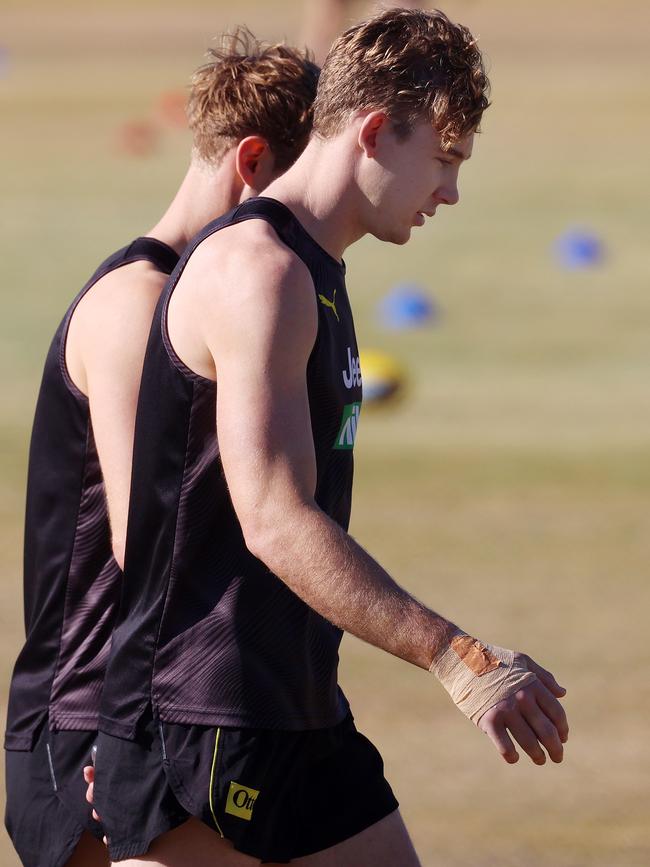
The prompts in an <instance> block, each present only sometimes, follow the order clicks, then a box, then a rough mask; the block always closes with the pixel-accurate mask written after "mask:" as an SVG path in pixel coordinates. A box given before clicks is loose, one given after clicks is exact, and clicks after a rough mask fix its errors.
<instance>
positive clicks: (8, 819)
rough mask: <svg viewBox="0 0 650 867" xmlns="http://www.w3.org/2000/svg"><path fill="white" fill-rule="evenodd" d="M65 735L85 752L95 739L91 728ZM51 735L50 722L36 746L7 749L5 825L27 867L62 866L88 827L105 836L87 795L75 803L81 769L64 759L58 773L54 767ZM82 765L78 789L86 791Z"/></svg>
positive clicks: (99, 835) (39, 735) (40, 734)
mask: <svg viewBox="0 0 650 867" xmlns="http://www.w3.org/2000/svg"><path fill="white" fill-rule="evenodd" d="M66 734H67V735H72V736H73V737H74V740H75V742H76V752H77V754H80V753H81V752H83V751H85V749H86V746H87V745H88V744H89V743H90V744H92V743H93V742H94V738H95V736H94V735H93V734H92V733H89V732H66ZM51 738H52V733H51V732H49V731H48V728H47V722H45V723H44V725H43V727H42V729H41V731H40V732H39V734H38V736H37V738H36V741H35V743H34V747H33V749H31V750H7V751H6V785H7V806H6V813H5V826H6V828H7V831H8V832H9V836H10V837H11V840H12V843H13V844H14V847H15V849H16V851H17V852H18V855H19V856H20V860H21V861H22V863H23V865H25V867H62V865H64V864H65V863H66V862H67V861H68V859H69V858H70V857H71V855H72V853H73V852H74V850H75V847H76V846H77V843H78V842H79V839H80V838H81V835H82V834H83V832H84V830H89V831H91V832H92V833H93V834H94V835H95V836H96V837H98V838H99V839H101V837H102V831H101V828H100V827H99V825H98V824H97V822H94V821H93V819H92V817H91V810H90V806H89V805H88V804H86V802H85V800H84V801H82V802H81V803H80V804H79V805H78V806H77V804H76V801H75V805H74V806H71V803H72V802H73V801H74V800H75V799H74V797H73V796H72V790H73V780H72V777H76V770H77V769H76V767H75V768H74V769H73V767H72V763H71V762H66V763H63V762H60V767H59V772H57V771H56V770H55V767H56V766H55V760H54V752H53V749H52V746H53V745H52V744H51V742H50V741H51ZM88 749H90V747H89V746H88ZM88 755H89V753H88ZM87 763H88V762H87V761H84V762H83V764H87ZM82 767H83V765H81V767H80V768H79V778H80V785H79V789H80V790H81V789H83V793H84V794H85V790H86V787H85V784H84V782H83V778H82V776H81V775H82V770H81V768H82ZM62 795H63V797H62Z"/></svg>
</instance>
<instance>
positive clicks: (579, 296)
mask: <svg viewBox="0 0 650 867" xmlns="http://www.w3.org/2000/svg"><path fill="white" fill-rule="evenodd" d="M117 5H119V12H116V11H115V7H116V4H115V3H112V4H110V5H109V4H107V3H105V4H96V5H95V6H94V7H93V11H92V12H88V11H87V10H86V4H81V3H72V2H66V3H58V4H57V8H56V10H53V9H52V7H51V6H47V7H45V4H32V7H33V8H36V7H39V14H38V16H37V17H34V15H33V10H25V9H24V6H23V4H19V3H17V2H10V3H7V4H6V11H5V12H4V13H3V15H4V16H5V22H6V25H5V27H3V37H2V38H3V41H4V44H5V45H6V46H8V48H9V50H10V56H11V65H10V68H9V69H10V74H9V75H8V76H6V77H5V78H4V79H1V80H0V104H1V106H2V115H3V138H2V154H1V155H2V158H3V166H5V172H4V175H5V176H4V177H3V193H2V195H3V202H2V204H3V207H2V209H0V231H1V233H2V237H3V240H4V242H5V249H4V256H3V290H4V298H3V316H2V320H1V321H0V362H1V363H2V366H3V370H4V371H5V374H6V375H5V378H4V384H3V398H2V399H3V426H2V429H1V432H0V455H1V468H2V479H3V482H2V487H0V518H1V521H2V523H1V527H2V529H1V531H0V557H1V558H2V567H3V575H4V579H5V580H4V581H3V584H2V590H1V591H0V600H1V601H2V606H1V611H2V614H1V615H0V628H1V629H2V635H3V639H2V649H3V654H2V660H3V662H2V674H3V681H2V682H3V686H4V685H5V684H6V682H7V678H8V676H9V672H10V667H11V665H12V663H13V658H14V657H15V654H16V652H17V649H18V647H19V645H20V641H21V631H22V619H21V614H20V592H21V591H20V556H21V551H20V548H21V532H22V528H21V523H22V509H23V498H24V492H23V485H24V472H25V464H26V454H27V443H28V436H29V427H30V424H31V416H32V412H33V404H34V399H35V395H36V390H37V388H38V381H39V378H40V369H41V365H42V360H43V358H44V355H45V352H46V349H47V344H48V342H49V339H50V337H51V334H52V332H53V330H54V328H55V327H56V324H57V323H58V320H59V318H60V316H61V314H62V312H63V310H64V309H65V307H66V306H67V303H68V301H69V299H70V298H71V297H72V295H73V294H74V293H75V292H76V291H77V290H78V288H79V287H80V285H81V284H82V283H83V282H84V280H85V279H86V277H87V276H88V274H89V273H90V271H91V270H92V269H93V268H94V267H95V265H96V264H97V262H98V261H99V260H100V259H101V258H102V257H103V256H104V255H106V254H107V253H108V252H109V251H111V250H112V249H114V248H116V247H117V246H119V245H120V244H122V243H123V242H125V241H126V240H128V239H129V238H130V237H131V236H133V235H134V234H138V233H141V232H142V231H144V230H146V229H147V228H148V227H149V226H150V225H152V224H153V223H154V222H155V220H156V218H157V216H158V214H159V213H160V211H161V209H162V208H163V206H164V205H165V204H166V202H167V200H168V199H169V197H170V196H171V194H172V193H173V191H174V189H175V187H176V185H177V183H178V181H179V180H180V177H181V176H182V173H183V170H184V167H185V163H186V159H187V138H186V136H185V135H184V134H183V133H179V132H173V133H172V132H167V133H165V135H164V136H163V138H162V141H161V145H160V149H159V151H158V152H157V153H156V154H155V155H154V156H153V157H152V158H150V159H148V160H144V161H141V160H128V159H125V158H123V157H121V156H120V155H119V154H118V153H116V151H115V149H114V135H115V130H116V128H117V126H118V125H119V124H120V123H121V122H123V121H126V120H130V119H133V118H138V117H153V116H154V115H155V106H156V101H157V99H158V96H159V94H160V93H161V92H162V91H164V90H167V89H170V88H175V87H178V86H182V85H183V84H184V83H185V82H186V80H187V77H188V73H189V71H190V70H191V69H192V68H193V67H194V66H195V65H197V64H198V63H199V62H200V61H201V53H202V51H203V49H204V48H205V46H206V44H207V43H208V41H209V37H210V36H212V35H214V34H215V33H217V32H218V31H219V30H220V29H221V28H222V27H223V26H226V25H232V24H234V23H237V20H238V18H237V17H235V16H239V20H241V21H246V22H247V23H249V24H250V25H251V27H252V28H253V29H254V30H257V31H259V33H260V34H263V35H265V36H268V37H270V38H275V37H277V36H281V35H282V34H283V33H285V32H286V35H287V36H289V37H293V36H295V35H296V27H297V23H296V20H295V19H296V15H295V11H294V12H292V11H291V10H292V8H293V7H291V5H290V4H288V3H287V2H283V3H280V4H277V5H276V6H274V7H273V9H270V8H269V6H270V4H266V5H262V4H258V3H256V2H252V0H250V2H246V3H244V4H238V6H237V8H236V9H229V8H227V6H226V4H224V3H216V4H215V3H208V2H207V0H206V2H194V3H193V4H192V6H191V9H189V10H188V9H187V8H185V7H184V9H183V11H180V8H179V7H178V6H176V4H174V3H172V2H171V0H170V2H165V3H156V6H155V8H156V14H155V16H154V15H152V9H153V4H152V3H151V2H149V3H140V4H139V5H138V9H137V10H135V11H134V10H133V9H132V8H131V4H126V3H122V2H121V0H120V3H119V4H117ZM41 7H42V8H41ZM445 8H446V9H448V11H449V12H450V14H452V16H454V17H457V18H459V19H461V20H463V21H466V22H467V23H468V24H469V25H470V27H471V28H472V29H473V30H474V32H476V33H477V34H478V35H479V36H480V39H481V44H482V45H483V47H484V48H485V50H486V51H487V53H488V55H489V58H490V67H491V75H492V79H493V85H494V94H493V99H494V104H493V106H492V108H491V109H490V110H489V112H488V113H487V115H486V118H485V123H484V134H483V135H482V136H481V137H480V138H479V139H478V141H477V143H476V148H475V153H474V156H473V158H472V160H471V162H470V163H469V164H468V165H467V166H466V167H465V168H464V169H463V177H462V188H461V197H462V198H461V205H460V206H459V207H457V208H453V209H441V210H440V211H439V214H438V215H437V216H436V218H435V219H434V220H433V221H431V223H430V224H429V225H428V226H427V228H425V229H423V230H421V231H419V232H416V233H414V238H413V240H412V242H411V243H410V244H409V245H407V246H406V247H403V248H397V247H389V246H385V245H384V246H382V245H380V244H379V243H378V242H376V241H374V240H372V239H367V240H364V241H362V242H361V243H359V244H358V245H357V246H356V247H354V248H352V249H351V250H350V251H349V253H348V256H347V264H348V275H349V289H350V293H351V296H352V299H353V305H354V308H355V312H356V315H357V322H358V333H359V338H360V342H361V344H362V345H365V346H375V347H379V348H383V349H385V350H386V351H389V352H391V353H392V354H394V355H395V356H396V357H397V358H398V359H400V361H401V362H402V364H403V365H404V366H405V368H406V369H407V371H408V386H409V388H408V392H407V394H406V396H405V398H404V400H403V401H402V403H401V404H399V405H397V406H396V407H395V408H394V409H392V410H391V409H387V410H386V411H384V412H381V411H378V412H371V411H368V410H367V409H366V410H364V411H363V413H362V421H361V425H360V432H359V437H358V448H357V452H356V454H357V458H356V460H357V484H356V491H355V503H354V514H353V525H352V532H353V533H354V534H355V536H357V538H358V539H359V540H360V541H361V542H362V543H363V544H364V545H365V546H366V547H367V548H368V549H369V550H370V551H371V552H373V553H374V554H375V555H376V556H377V557H378V559H379V560H380V561H381V562H382V563H383V564H385V565H386V566H387V567H388V568H389V569H390V570H391V571H392V573H393V574H394V575H395V576H396V577H397V578H398V580H400V582H402V583H403V584H405V585H406V586H407V587H409V589H411V590H412V591H413V592H414V593H415V594H416V595H418V596H419V597H420V598H422V599H424V600H426V602H427V603H429V604H430V605H432V606H433V607H435V608H437V609H438V610H441V611H442V612H443V613H445V614H447V615H448V616H449V617H451V618H453V619H455V620H457V621H458V622H460V623H461V624H462V625H463V626H465V627H466V628H467V629H469V630H470V631H473V632H474V633H476V634H478V635H479V636H481V637H483V638H485V639H486V640H490V641H494V642H496V643H499V644H503V645H506V646H516V647H518V648H521V649H524V650H526V651H527V652H529V653H530V654H531V655H533V656H534V657H536V658H538V659H539V660H540V661H541V662H542V663H544V664H546V665H547V666H548V667H550V668H552V669H553V670H554V671H555V672H556V674H557V676H558V678H559V679H560V681H561V682H563V683H564V684H565V685H566V686H567V687H568V688H569V693H568V696H567V700H566V704H567V708H568V711H569V713H570V719H571V722H572V736H571V740H570V742H569V744H568V748H567V755H566V760H565V763H564V764H563V765H561V766H559V767H555V766H553V767H545V768H542V769H540V768H536V767H533V766H532V765H530V764H529V763H528V762H527V760H524V759H522V760H521V762H520V764H519V765H518V766H515V767H507V766H506V765H505V764H503V763H501V762H500V760H499V759H498V758H497V756H496V754H495V753H494V752H493V750H492V748H491V746H490V745H489V743H488V742H487V740H486V739H485V738H484V737H483V736H482V735H481V734H480V733H479V732H477V731H476V730H475V729H474V728H473V727H472V726H471V725H470V724H469V723H468V722H467V721H466V720H464V718H463V717H461V715H460V714H459V713H458V712H457V711H456V710H455V709H454V708H453V706H452V705H451V703H450V702H449V700H448V699H447V697H446V695H445V694H444V692H443V691H442V690H441V689H440V687H439V686H438V685H437V684H436V683H435V682H434V681H433V679H431V678H429V677H427V676H426V675H425V674H423V673H422V672H420V671H419V670H416V669H412V668H410V667H409V666H407V665H405V664H404V663H402V662H400V661H398V660H394V659H391V658H389V657H387V656H385V655H383V654H381V653H380V652H378V651H376V650H374V649H372V648H369V647H366V646H363V645H361V644H360V643H359V642H358V641H356V640H354V639H351V638H346V639H345V641H344V644H343V649H342V682H343V684H344V687H345V689H346V691H347V693H348V695H349V697H350V698H351V700H352V704H353V707H354V710H355V715H356V719H357V723H358V725H359V726H360V728H362V730H365V731H367V732H368V734H369V735H370V736H371V737H372V738H373V739H374V740H375V741H376V742H377V743H378V744H379V745H380V746H381V747H382V751H383V753H384V755H385V759H386V764H387V768H388V772H389V777H390V779H391V781H392V782H393V784H394V787H395V790H396V792H397V794H398V797H399V798H400V800H401V802H402V809H403V813H404V816H405V818H406V820H407V823H408V825H409V827H410V828H411V829H412V833H413V836H414V838H415V840H416V842H417V844H418V848H419V850H420V852H421V854H422V858H423V862H424V864H425V865H431V867H438V865H445V867H470V865H471V867H511V865H512V867H642V865H647V863H648V862H649V860H650V835H649V833H648V831H647V803H648V783H647V780H648V779H649V778H650V750H649V748H648V739H647V719H648V712H649V711H650V693H649V690H648V677H647V674H646V672H647V670H648V663H649V662H650V651H649V650H648V642H647V639H646V635H647V625H646V618H647V611H648V610H649V606H648V603H649V602H650V585H649V583H648V581H647V573H648V563H649V562H650V534H649V533H648V530H647V523H648V518H647V515H648V502H649V495H650V401H648V396H647V395H648V388H647V381H648V370H650V341H649V340H648V334H647V322H648V321H649V315H650V292H649V291H648V287H649V280H648V277H649V276H650V265H649V264H648V263H649V260H648V255H647V199H648V192H649V189H650V183H649V181H650V169H649V168H648V163H647V159H646V156H645V150H646V147H645V142H646V141H647V139H648V134H649V133H650V111H649V109H650V83H649V82H650V60H649V59H648V54H647V46H646V47H645V48H644V40H645V38H646V37H645V34H647V31H648V26H649V24H650V13H649V12H648V10H647V8H646V5H645V4H643V3H641V0H629V2H627V3H625V4H615V3H614V2H613V0H594V2H589V3H587V2H586V0H574V2H564V3H560V2H559V0H550V2H549V3H547V4H544V5H543V6H533V5H531V4H521V3H514V2H513V0H495V2H493V3H478V2H470V0H465V2H461V0H457V2H454V3H450V4H448V5H446V6H445ZM282 10H284V11H285V12H286V15H285V17H283V16H282V14H281V13H282ZM34 22H36V23H34ZM573 225H585V226H587V227H591V228H593V229H594V230H595V231H597V232H598V233H599V234H600V235H602V237H603V238H604V240H605V244H606V249H607V258H606V261H605V263H604V264H603V266H602V267H601V268H599V269H596V270H593V271H589V272H584V273H570V272H564V271H562V270H560V269H559V268H558V267H557V265H556V263H555V262H554V260H553V257H552V255H551V248H552V244H553V241H554V239H555V238H556V237H557V236H558V234H560V233H561V232H562V231H564V230H565V229H566V228H568V227H570V226H573ZM36 246H38V249H39V255H38V256H36V255H35V253H34V251H35V249H36ZM406 279H409V280H413V281H416V282H419V283H422V284H423V285H425V286H426V287H428V289H429V290H430V291H431V292H433V293H434V295H435V296H436V298H437V300H438V302H439V303H440V305H441V308H442V311H443V315H442V318H441V319H440V322H439V323H438V324H437V325H436V326H435V327H433V328H430V329H427V330H424V331H418V332H413V333H404V332H401V333H394V332H386V331H384V330H383V329H382V328H381V326H380V324H379V323H378V321H377V318H376V316H375V305H376V302H377V300H378V298H379V297H380V296H381V295H382V294H383V293H384V292H385V291H387V290H388V289H389V288H390V287H391V286H392V285H393V284H394V283H396V282H397V281H401V280H406ZM5 694H6V691H5V689H3V693H2V695H3V696H4V695H5ZM0 860H2V863H3V864H7V865H13V864H15V863H16V861H15V858H13V856H12V854H11V850H10V848H9V844H8V842H7V841H6V839H5V838H3V840H2V842H1V843H0Z"/></svg>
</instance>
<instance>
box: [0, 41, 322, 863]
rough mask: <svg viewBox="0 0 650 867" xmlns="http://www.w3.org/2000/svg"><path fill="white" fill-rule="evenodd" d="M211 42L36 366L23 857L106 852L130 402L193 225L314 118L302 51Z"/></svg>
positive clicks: (13, 803)
mask: <svg viewBox="0 0 650 867" xmlns="http://www.w3.org/2000/svg"><path fill="white" fill-rule="evenodd" d="M211 54H212V57H211V59H210V62H209V63H207V64H206V65H205V66H203V67H201V68H200V69H199V70H198V71H197V72H196V73H195V75H194V78H193V81H192V87H191V92H190V97H189V111H188V115H189V123H190V127H191V130H192V134H193V143H194V146H193V152H192V159H191V164H190V167H189V170H188V172H187V174H186V176H185V178H184V180H183V183H182V185H181V187H180V189H179V191H178V193H177V194H176V196H175V198H174V200H173V202H172V203H171V205H170V206H169V209H168V210H167V212H166V213H165V214H164V216H163V217H162V219H161V220H160V221H159V222H158V223H157V224H156V225H155V226H154V228H153V229H151V230H150V231H149V232H148V233H147V234H146V235H145V236H144V237H143V238H138V239H137V240H136V241H134V242H133V243H131V244H129V245H128V246H127V247H125V248H124V249H123V250H121V251H119V252H118V253H116V254H114V255H113V256H111V257H110V258H109V259H107V260H106V261H105V262H104V263H103V264H102V265H101V266H100V267H99V269H98V270H97V272H96V273H95V274H94V276H93V277H92V278H91V280H90V281H89V282H88V283H87V284H86V286H85V287H84V288H83V289H82V291H81V292H80V293H79V295H78V296H77V297H76V298H75V300H74V302H73V303H72V305H71V306H70V308H69V310H68V311H67V313H66V315H65V317H64V319H63V322H62V323H61V326H60V327H59V330H58V331H57V333H56V335H55V338H54V341H53V343H52V346H51V348H50V353H49V355H48V359H47V361H46V365H45V371H44V375H43V382H42V386H41V392H40V396H39V402H38V406H37V410H36V417H35V421H34V430H33V435H32V444H31V451H30V464H29V480H28V501H27V520H26V532H25V622H26V633H27V638H26V643H25V645H24V647H23V649H22V651H21V653H20V656H19V659H18V661H17V663H16V667H15V670H14V675H13V678H12V684H11V691H10V701H9V715H8V722H7V732H6V739H5V747H6V749H7V788H8V799H7V814H6V824H7V828H8V830H9V833H10V836H11V837H12V840H13V842H14V845H15V846H16V849H17V850H18V852H19V854H20V855H21V859H22V861H23V863H24V864H25V865H27V867H60V865H62V864H63V863H64V862H66V863H68V864H69V865H70V867H72V865H83V867H90V865H93V864H105V863H107V853H106V849H105V847H104V846H103V844H102V843H101V836H102V832H101V830H100V826H99V825H98V824H97V823H96V822H94V821H93V820H92V818H91V816H90V807H89V805H88V804H87V803H86V800H85V786H84V783H83V778H82V770H81V769H82V767H83V766H84V765H85V764H87V762H88V758H89V755H90V748H91V745H92V744H93V742H94V740H95V737H96V734H95V732H96V729H97V716H98V709H99V708H98V706H99V696H100V691H101V682H102V676H103V670H104V666H105V663H106V659H107V652H108V647H109V641H110V635H111V631H112V626H113V623H114V618H115V614H116V611H117V603H118V598H119V590H120V581H121V575H120V566H121V564H122V561H123V557H124V536H125V528H126V517H127V507H128V497H129V484H130V475H131V453H132V446H133V428H134V421H135V409H136V402H137V395H138V387H139V383H140V373H141V369H142V359H143V357H144V352H145V347H146V342H147V337H148V335H149V330H150V327H151V319H152V315H153V311H154V308H155V306H156V303H157V301H158V297H159V295H160V292H161V290H162V288H163V286H164V284H165V281H166V280H167V277H168V276H169V274H170V273H171V271H172V270H173V268H174V267H175V265H176V263H177V261H178V258H179V254H180V253H181V252H182V250H183V248H184V247H185V245H186V244H187V242H188V240H189V239H190V238H191V237H192V236H193V235H194V234H195V232H196V231H197V230H198V229H199V228H200V227H201V226H203V225H204V224H205V223H206V222H207V221H208V220H211V219H214V218H215V217H216V216H218V215H219V214H221V213H223V212H225V211H227V210H228V209H229V208H231V207H232V206H233V205H235V204H236V203H237V202H239V201H240V200H241V199H242V198H246V197H247V196H249V195H252V194H254V193H259V191H261V190H262V189H263V188H264V187H265V186H266V184H268V183H269V181H270V180H271V179H273V178H274V177H277V175H278V174H280V173H281V172H282V171H284V170H285V169H286V168H287V167H288V166H289V165H291V163H292V162H293V161H294V160H295V159H296V157H297V156H298V154H299V153H300V151H301V150H302V149H303V148H304V146H305V144H306V142H307V138H308V136H309V132H310V128H311V121H312V103H313V99H314V96H315V92H316V82H317V78H318V70H317V68H316V67H315V66H314V65H313V64H312V63H311V62H310V61H309V59H308V58H307V57H306V56H305V55H304V54H302V53H301V52H298V51H295V50H293V49H291V48H289V47H287V46H285V45H267V46H265V45H261V44H259V43H257V42H256V41H255V40H254V39H253V38H252V36H251V35H250V34H248V33H247V32H246V31H244V30H241V31H239V32H238V33H236V34H234V35H233V36H232V37H226V38H225V39H224V42H223V45H222V47H221V48H220V49H218V50H214V51H212V52H211ZM100 463H101V469H100ZM106 495H107V498H108V512H110V524H111V526H110V527H109V520H108V514H107V507H106ZM111 529H112V539H111ZM111 544H112V550H111ZM93 835H94V836H93ZM94 837H99V840H96V839H94Z"/></svg>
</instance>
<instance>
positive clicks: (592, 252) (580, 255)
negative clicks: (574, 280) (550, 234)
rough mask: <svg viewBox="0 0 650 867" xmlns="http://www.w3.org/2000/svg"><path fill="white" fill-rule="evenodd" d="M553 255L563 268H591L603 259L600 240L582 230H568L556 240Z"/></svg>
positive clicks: (603, 253) (603, 250)
mask: <svg viewBox="0 0 650 867" xmlns="http://www.w3.org/2000/svg"><path fill="white" fill-rule="evenodd" d="M554 249H555V255H556V257H557V259H558V261H559V263H560V265H562V266H563V267H564V268H569V269H571V270H576V269H578V268H593V267H594V266H596V265H600V264H601V262H602V261H603V259H604V258H605V249H604V246H603V242H602V241H601V239H600V238H599V237H598V236H597V235H594V234H593V233H592V232H588V231H585V230H584V229H570V230H569V231H568V232H565V233H564V234H563V235H560V237H559V238H558V239H557V241H556V242H555V245H554Z"/></svg>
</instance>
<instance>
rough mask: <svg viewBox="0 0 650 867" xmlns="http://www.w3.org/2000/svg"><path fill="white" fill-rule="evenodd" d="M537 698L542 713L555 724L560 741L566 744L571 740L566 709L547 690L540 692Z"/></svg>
mask: <svg viewBox="0 0 650 867" xmlns="http://www.w3.org/2000/svg"><path fill="white" fill-rule="evenodd" d="M536 698H537V704H538V705H539V707H540V708H541V710H542V712H543V713H544V714H546V716H547V717H548V718H549V719H550V721H551V722H552V723H553V725H554V726H555V728H556V729H557V733H558V735H559V737H560V740H561V741H562V743H563V744H565V743H566V742H567V741H568V740H569V723H568V720H567V717H566V713H565V711H564V708H563V707H562V705H561V704H560V702H559V701H558V700H557V699H556V698H555V696H553V695H551V693H550V692H549V691H548V690H546V689H540V690H538V692H537V696H536Z"/></svg>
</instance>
